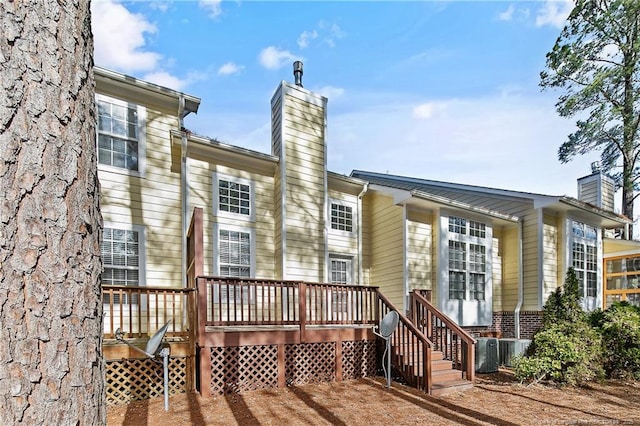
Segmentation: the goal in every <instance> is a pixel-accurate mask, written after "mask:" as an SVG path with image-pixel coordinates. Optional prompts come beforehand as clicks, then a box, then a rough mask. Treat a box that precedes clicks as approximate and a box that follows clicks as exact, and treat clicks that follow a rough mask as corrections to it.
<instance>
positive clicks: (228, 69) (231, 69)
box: [218, 62, 244, 75]
mask: <svg viewBox="0 0 640 426" xmlns="http://www.w3.org/2000/svg"><path fill="white" fill-rule="evenodd" d="M243 69H244V65H238V64H234V63H233V62H227V63H226V64H224V65H222V66H221V67H220V68H218V75H232V74H238V73H239V72H240V71H242V70H243Z"/></svg>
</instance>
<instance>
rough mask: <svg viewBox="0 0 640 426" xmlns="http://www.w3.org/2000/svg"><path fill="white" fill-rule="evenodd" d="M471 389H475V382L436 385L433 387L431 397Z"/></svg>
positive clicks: (463, 381) (458, 381) (464, 381)
mask: <svg viewBox="0 0 640 426" xmlns="http://www.w3.org/2000/svg"><path fill="white" fill-rule="evenodd" d="M469 389H473V382H470V381H469V380H462V379H460V380H454V381H450V382H444V383H434V384H433V385H432V386H431V395H433V396H442V395H447V394H451V393H455V392H464V391H466V390H469Z"/></svg>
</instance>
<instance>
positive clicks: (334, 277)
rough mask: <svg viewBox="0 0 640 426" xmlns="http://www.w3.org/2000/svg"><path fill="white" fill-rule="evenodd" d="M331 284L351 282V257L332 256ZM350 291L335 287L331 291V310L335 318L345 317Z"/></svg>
mask: <svg viewBox="0 0 640 426" xmlns="http://www.w3.org/2000/svg"><path fill="white" fill-rule="evenodd" d="M329 261H330V265H331V271H330V272H331V284H351V283H352V280H351V268H352V260H351V259H350V258H338V257H331V258H330V259H329ZM349 297H350V291H349V290H348V288H345V289H342V288H338V289H333V290H332V291H331V310H332V312H333V313H334V315H335V317H334V319H344V318H345V317H343V315H346V314H347V313H348V311H349Z"/></svg>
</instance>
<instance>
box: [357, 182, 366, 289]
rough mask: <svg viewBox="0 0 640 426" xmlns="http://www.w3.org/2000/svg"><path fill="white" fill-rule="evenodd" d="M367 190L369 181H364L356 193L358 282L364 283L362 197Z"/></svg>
mask: <svg viewBox="0 0 640 426" xmlns="http://www.w3.org/2000/svg"><path fill="white" fill-rule="evenodd" d="M368 190H369V182H365V184H364V186H363V187H362V191H360V193H359V194H358V284H359V285H364V282H363V277H362V275H363V272H362V197H364V195H365V194H366V193H367V191H368Z"/></svg>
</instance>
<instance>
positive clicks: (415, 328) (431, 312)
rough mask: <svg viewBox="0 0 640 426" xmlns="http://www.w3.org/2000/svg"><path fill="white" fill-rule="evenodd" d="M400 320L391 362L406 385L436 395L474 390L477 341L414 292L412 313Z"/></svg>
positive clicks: (389, 307)
mask: <svg viewBox="0 0 640 426" xmlns="http://www.w3.org/2000/svg"><path fill="white" fill-rule="evenodd" d="M384 301H385V303H388V304H387V308H388V309H393V306H392V305H391V303H390V302H388V301H387V300H384ZM399 317H400V321H399V326H398V329H397V330H396V336H395V337H394V336H392V339H391V348H392V349H391V353H392V357H391V363H392V366H393V368H392V369H393V370H394V371H395V372H396V373H397V374H398V375H399V376H400V377H402V380H403V381H404V382H405V383H406V384H407V385H409V386H412V387H416V388H418V389H422V390H424V391H426V392H427V393H429V394H431V395H434V396H438V395H445V394H448V393H454V392H462V391H465V390H468V389H472V388H473V383H474V380H475V366H474V351H475V339H473V338H472V337H471V336H470V335H469V334H467V333H466V332H465V331H464V330H463V329H462V328H460V327H459V326H458V325H457V324H455V322H453V321H452V320H451V319H450V318H448V317H446V316H445V315H444V314H443V313H442V312H441V311H439V310H438V309H437V308H436V307H435V306H433V305H432V304H431V303H430V302H429V300H428V299H427V298H426V297H424V295H422V294H420V293H415V294H414V293H413V292H412V293H411V310H410V313H409V315H408V316H405V315H402V314H400V313H399ZM425 362H429V363H430V366H428V367H427V368H424V364H425ZM425 376H427V377H425Z"/></svg>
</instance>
